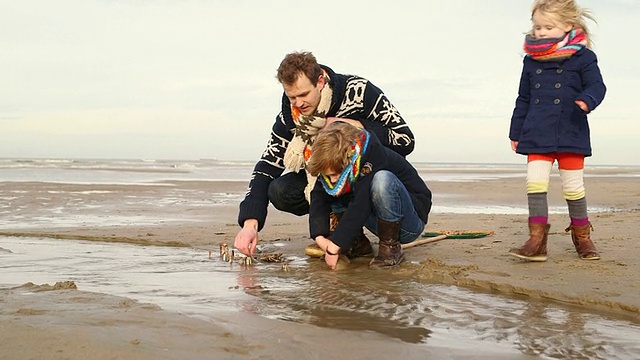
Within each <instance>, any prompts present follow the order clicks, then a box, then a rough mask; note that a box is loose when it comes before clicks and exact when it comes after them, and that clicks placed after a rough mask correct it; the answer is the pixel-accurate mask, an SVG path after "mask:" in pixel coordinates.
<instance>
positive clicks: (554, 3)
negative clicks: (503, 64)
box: [531, 0, 596, 48]
mask: <svg viewBox="0 0 640 360" xmlns="http://www.w3.org/2000/svg"><path fill="white" fill-rule="evenodd" d="M536 11H540V12H543V13H545V14H546V15H547V16H549V17H550V18H551V19H552V20H554V21H555V22H556V23H561V24H570V25H573V27H575V28H578V29H581V30H582V31H584V34H585V35H586V37H587V47H588V48H590V47H591V44H592V42H591V37H590V36H589V35H590V34H589V28H588V27H587V23H586V20H587V19H588V20H591V21H593V22H594V23H596V20H595V19H594V18H593V16H592V15H591V10H589V9H586V8H581V7H580V6H578V4H576V2H575V1H574V0H535V1H534V2H533V5H532V6H531V17H533V14H534V13H535V12H536ZM531 34H533V29H532V30H531Z"/></svg>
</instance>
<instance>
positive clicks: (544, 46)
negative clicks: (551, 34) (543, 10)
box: [524, 29, 587, 61]
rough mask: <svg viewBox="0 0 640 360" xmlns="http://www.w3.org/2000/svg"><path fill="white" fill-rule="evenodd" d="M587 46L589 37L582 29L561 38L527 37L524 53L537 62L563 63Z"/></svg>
mask: <svg viewBox="0 0 640 360" xmlns="http://www.w3.org/2000/svg"><path fill="white" fill-rule="evenodd" d="M585 46H587V36H586V34H585V33H584V31H582V29H573V30H571V31H569V32H568V33H567V35H566V36H564V37H561V38H542V39H536V38H534V37H533V36H531V35H527V36H525V39H524V51H525V52H526V53H527V55H528V56H531V58H532V59H534V60H537V61H561V60H564V59H567V58H569V57H571V55H573V54H575V53H576V52H578V51H580V50H581V49H582V48H583V47H585Z"/></svg>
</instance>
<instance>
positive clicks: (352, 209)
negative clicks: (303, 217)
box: [309, 130, 432, 249]
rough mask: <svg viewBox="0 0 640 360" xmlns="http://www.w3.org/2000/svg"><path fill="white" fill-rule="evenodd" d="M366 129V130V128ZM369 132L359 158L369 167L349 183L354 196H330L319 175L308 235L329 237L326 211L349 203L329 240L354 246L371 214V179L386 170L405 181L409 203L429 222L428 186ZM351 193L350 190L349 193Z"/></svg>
mask: <svg viewBox="0 0 640 360" xmlns="http://www.w3.org/2000/svg"><path fill="white" fill-rule="evenodd" d="M367 131H368V130H367ZM369 133H370V135H371V136H370V138H369V146H368V148H367V151H366V152H365V153H364V154H363V155H362V159H361V160H360V162H361V164H362V165H361V166H363V167H365V166H366V167H368V169H369V171H362V172H361V173H360V176H358V178H357V179H356V181H355V182H354V183H353V184H352V186H353V187H352V189H351V190H352V192H353V193H352V195H353V198H352V199H351V200H350V201H349V200H348V199H349V195H348V194H344V195H341V196H339V197H333V196H331V195H329V194H327V192H326V191H325V190H324V187H323V186H322V178H318V180H317V181H316V184H315V187H314V188H313V191H312V192H311V205H310V207H309V236H310V237H311V238H312V239H315V238H316V237H318V236H319V235H323V236H325V237H329V234H330V230H329V212H330V211H331V204H332V203H333V202H334V201H345V202H347V203H348V205H347V211H345V213H344V215H342V219H340V222H339V223H338V225H337V226H336V228H335V230H334V232H333V234H332V235H331V241H333V242H334V243H335V244H336V245H338V246H340V248H341V249H348V248H350V247H351V245H353V242H354V240H355V238H356V237H357V236H358V234H359V233H360V231H362V227H363V226H364V224H365V222H366V221H367V218H368V217H369V215H371V214H372V213H373V204H372V201H371V181H372V180H373V176H374V175H375V174H376V173H377V172H378V171H380V170H388V171H390V172H392V173H393V174H395V175H396V176H397V177H398V179H400V181H402V183H403V184H404V186H405V187H406V188H407V191H408V192H409V196H410V197H411V202H412V203H413V207H414V209H415V210H416V213H417V214H418V216H419V217H420V219H422V221H424V222H425V224H426V223H427V221H428V218H429V212H430V211H431V198H432V195H431V190H430V189H429V188H428V187H427V184H425V182H424V180H422V178H421V177H420V174H418V171H417V170H416V169H415V168H414V167H413V165H411V163H409V161H407V160H406V159H405V158H404V157H402V156H401V155H399V154H398V153H396V152H395V151H393V150H391V149H389V148H388V147H385V146H383V145H382V143H381V142H380V140H379V139H378V137H377V136H376V135H375V134H373V132H369ZM350 194H351V193H350Z"/></svg>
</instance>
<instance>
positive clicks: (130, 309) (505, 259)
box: [0, 174, 640, 359]
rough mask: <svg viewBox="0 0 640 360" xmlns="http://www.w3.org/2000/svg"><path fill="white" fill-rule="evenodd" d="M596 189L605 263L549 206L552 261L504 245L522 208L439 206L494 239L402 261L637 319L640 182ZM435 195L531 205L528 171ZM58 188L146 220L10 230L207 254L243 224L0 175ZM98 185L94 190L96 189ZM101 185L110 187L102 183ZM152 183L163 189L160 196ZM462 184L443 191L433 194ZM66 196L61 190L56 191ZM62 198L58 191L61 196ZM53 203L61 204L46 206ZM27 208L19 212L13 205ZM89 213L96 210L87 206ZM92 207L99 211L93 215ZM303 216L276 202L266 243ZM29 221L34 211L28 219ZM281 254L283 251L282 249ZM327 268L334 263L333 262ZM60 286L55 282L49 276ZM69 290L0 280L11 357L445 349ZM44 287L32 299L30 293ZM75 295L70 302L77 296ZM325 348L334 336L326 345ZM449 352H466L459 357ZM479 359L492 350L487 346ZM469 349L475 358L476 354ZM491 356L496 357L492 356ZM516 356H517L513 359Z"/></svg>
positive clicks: (457, 224)
mask: <svg viewBox="0 0 640 360" xmlns="http://www.w3.org/2000/svg"><path fill="white" fill-rule="evenodd" d="M586 182H587V199H588V202H589V207H590V208H598V209H616V210H615V211H606V212H598V213H592V214H590V219H591V222H592V224H593V226H594V229H595V230H594V232H593V233H592V238H593V239H594V242H595V244H596V246H597V247H598V249H599V250H600V252H601V256H602V259H601V260H598V261H584V260H580V259H579V258H578V257H577V254H576V253H575V251H574V249H573V245H572V244H571V239H570V236H569V235H568V233H565V232H564V229H565V227H566V226H567V225H568V215H566V213H565V214H552V215H551V216H550V223H551V234H550V236H549V259H548V261H547V262H544V263H525V262H522V261H520V260H517V259H515V258H512V257H511V256H509V255H508V254H507V252H508V249H509V248H510V247H513V246H519V245H520V244H522V243H523V242H524V241H525V240H526V239H527V235H528V229H527V223H526V221H527V219H526V215H486V214H438V213H434V214H432V216H431V218H430V221H429V224H428V225H427V228H426V230H427V231H438V230H491V231H494V235H492V236H489V237H486V238H480V239H466V240H462V239H445V240H442V241H439V242H435V243H431V244H427V245H423V246H419V247H415V248H412V249H409V250H407V251H406V257H407V260H408V261H407V263H405V264H404V265H403V266H401V267H400V268H399V269H397V270H394V271H399V272H406V273H407V274H410V275H411V276H414V277H416V278H419V279H422V280H425V281H429V282H435V283H442V284H453V285H459V286H463V287H465V288H469V289H473V290H476V291H482V292H492V293H500V294H506V295H517V296H521V297H522V298H525V299H526V298H534V299H547V300H551V301H557V302H561V303H566V304H572V305H576V306H579V307H582V308H585V309H590V310H597V311H605V312H613V313H616V314H617V315H620V314H621V315H623V316H628V317H630V318H632V319H636V320H637V319H638V318H640V298H638V296H637V294H638V293H640V282H638V280H637V274H638V273H640V264H639V262H638V261H637V259H636V254H638V253H640V243H639V242H638V241H637V240H636V237H637V233H638V232H639V230H640V226H639V225H637V223H636V221H637V219H638V215H639V214H640V210H639V209H640V186H638V178H620V177H608V176H607V174H601V176H598V177H589V178H587V180H586ZM174 186H175V187H177V188H179V189H186V188H188V189H192V190H193V189H198V190H201V193H225V194H241V193H243V192H244V190H245V186H246V184H244V183H235V182H215V183H211V182H188V183H179V182H174ZM429 186H430V188H431V189H432V190H433V192H434V194H435V198H434V202H435V203H436V204H438V203H447V204H456V203H459V204H472V205H477V206H482V205H519V206H524V205H525V204H526V196H525V195H524V180H523V179H522V178H514V179H501V180H490V181H482V182H471V183H455V182H433V183H430V184H429ZM34 189H54V190H56V189H57V190H65V191H71V190H73V191H76V192H78V193H79V194H80V195H77V196H80V197H84V199H83V201H84V202H87V201H90V202H91V201H92V202H94V203H99V204H101V206H100V207H95V208H90V209H77V210H68V212H74V211H75V212H77V214H73V213H72V214H69V213H65V216H71V215H74V216H75V215H77V216H79V217H82V216H89V215H90V216H104V217H109V216H110V215H114V214H117V216H119V217H125V218H126V217H132V218H135V217H139V216H145V213H148V215H149V216H148V217H149V218H152V219H162V220H156V221H150V222H149V223H136V222H132V223H130V224H124V225H123V224H118V225H100V226H96V225H95V224H93V223H87V224H82V223H80V224H75V225H74V226H68V227H65V226H60V224H58V223H56V222H55V216H54V215H47V216H52V217H51V219H50V221H49V224H50V226H47V222H46V221H42V224H38V226H37V227H20V226H16V227H15V228H8V227H5V228H3V229H2V231H0V235H3V236H39V237H59V238H71V239H85V240H93V241H116V242H131V243H138V244H149V245H166V246H192V247H195V248H199V249H202V251H203V254H204V253H206V252H208V251H209V250H216V249H217V247H218V244H219V243H221V242H226V243H229V244H231V243H233V238H234V236H235V234H236V232H237V231H238V229H239V228H238V226H237V225H236V215H237V202H233V201H232V202H230V203H228V204H221V205H217V206H215V207H211V206H196V205H192V204H193V203H191V202H189V201H187V202H184V203H180V204H174V205H175V206H167V207H151V206H145V205H144V204H142V203H135V202H134V203H132V202H125V201H123V194H124V193H125V192H126V193H128V194H140V193H141V192H144V193H146V194H147V195H146V196H148V197H154V196H160V195H161V194H162V193H163V192H167V191H170V190H171V189H170V187H166V186H164V187H158V188H149V187H144V186H142V187H139V188H137V187H136V186H122V187H119V186H114V185H100V186H96V185H62V184H42V183H0V190H1V191H4V192H6V191H23V190H24V191H34ZM96 190H98V191H96ZM99 190H104V192H101V191H99ZM154 192H157V193H154ZM444 193H447V194H456V196H454V197H447V198H446V199H442V200H440V199H439V198H438V194H444ZM560 193H561V190H560V184H559V179H558V178H557V177H554V178H553V181H552V184H551V188H550V194H549V204H550V206H564V201H563V200H562V198H561V195H560ZM56 194H57V195H56ZM56 196H58V197H60V198H56ZM65 196H67V195H65V193H64V192H59V193H56V192H55V191H53V192H50V193H49V200H47V201H48V203H50V204H60V203H61V202H64V201H65V199H64V197H65ZM23 202H24V203H22V204H18V206H16V211H19V212H20V216H24V218H25V219H29V216H30V215H31V216H33V217H34V218H42V217H43V211H46V206H47V205H45V206H44V209H43V204H42V201H41V200H37V199H31V200H29V199H25V200H24V201H23ZM51 206H53V205H51ZM18 209H19V210H18ZM92 209H93V210H92ZM91 211H94V212H98V213H97V214H96V213H91ZM306 220H307V218H306V217H295V216H292V215H289V214H283V213H280V212H278V211H276V210H273V209H271V210H270V215H269V218H268V221H267V226H266V228H265V229H264V231H263V232H262V233H261V242H262V243H263V244H265V243H269V242H272V241H276V240H280V239H287V240H291V241H288V242H287V247H286V251H287V252H289V253H291V254H301V253H303V251H304V247H305V246H306V245H308V244H309V243H310V240H308V239H307V236H306V232H307V225H306ZM25 221H28V220H25ZM285 255H286V254H285ZM327 271H328V270H327ZM50 285H54V284H50ZM81 290H82V289H74V286H73V284H59V285H58V288H51V287H47V286H43V285H42V284H37V285H33V286H22V287H18V288H14V289H5V290H0V304H2V307H1V309H2V310H0V338H2V339H3V341H2V353H3V356H5V357H6V358H10V359H12V358H71V359H80V358H83V359H101V358H105V357H108V358H115V359H151V358H154V359H159V358H167V359H168V358H225V359H226V358H230V359H232V358H284V359H293V358H299V357H302V358H309V357H323V356H324V355H326V356H328V357H337V356H339V355H340V354H341V353H342V351H343V349H344V348H345V347H347V346H348V347H350V349H353V350H354V353H357V354H359V355H362V358H367V357H370V356H372V355H374V354H375V355H376V357H385V355H387V356H391V355H393V356H394V357H395V356H397V355H400V356H405V357H408V358H416V357H424V355H426V356H428V355H433V354H437V355H438V357H441V356H442V354H443V353H442V352H439V351H438V350H437V349H432V348H425V347H418V346H414V345H410V344H406V343H400V342H398V343H394V341H389V340H386V341H384V342H382V343H381V345H375V344H376V343H378V342H377V341H372V340H376V339H377V337H378V336H379V335H375V334H367V333H357V334H353V333H349V336H348V337H345V336H344V332H343V331H341V330H331V329H326V328H317V327H313V326H306V325H301V324H291V323H287V322H282V321H276V320H268V319H263V318H259V317H257V316H254V317H250V315H247V314H237V315H234V316H232V317H229V318H226V319H224V321H222V322H218V323H213V322H209V321H204V320H199V319H194V318H189V317H186V316H181V315H179V314H175V313H170V312H166V311H162V310H161V309H159V308H158V307H157V306H154V305H149V304H140V303H137V302H135V301H132V300H129V299H124V298H118V297H112V296H107V295H103V294H94V293H88V292H84V291H81ZM27 292H28V293H32V292H35V293H36V294H37V296H29V297H25V296H23V295H24V294H25V293H27ZM69 304H73V305H72V306H69ZM319 339H321V341H320V340H319ZM325 344H331V346H326V345H325ZM450 356H451V358H460V357H457V356H455V354H450ZM483 356H485V355H484V354H483ZM474 358H478V357H477V356H474ZM486 358H495V356H492V354H486ZM509 358H513V356H510V357H509Z"/></svg>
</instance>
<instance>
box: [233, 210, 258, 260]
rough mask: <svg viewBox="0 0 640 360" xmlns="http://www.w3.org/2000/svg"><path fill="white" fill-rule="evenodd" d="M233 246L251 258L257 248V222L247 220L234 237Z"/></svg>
mask: <svg viewBox="0 0 640 360" xmlns="http://www.w3.org/2000/svg"><path fill="white" fill-rule="evenodd" d="M233 246H234V247H235V248H236V249H238V250H239V251H240V252H241V253H243V254H245V255H246V256H252V255H253V253H254V252H255V251H256V247H257V246H258V220H256V219H247V220H245V221H244V226H243V227H242V230H240V232H239V233H238V235H236V240H235V241H234V243H233Z"/></svg>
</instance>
